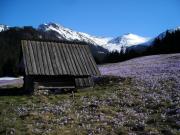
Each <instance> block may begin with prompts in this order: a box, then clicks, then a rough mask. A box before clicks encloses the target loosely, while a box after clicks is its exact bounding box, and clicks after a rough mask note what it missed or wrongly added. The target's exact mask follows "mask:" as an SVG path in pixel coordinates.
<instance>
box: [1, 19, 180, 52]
mask: <svg viewBox="0 0 180 135" xmlns="http://www.w3.org/2000/svg"><path fill="white" fill-rule="evenodd" d="M8 29H10V27H8V26H6V25H0V32H1V31H6V30H8ZM35 29H36V30H37V32H38V33H40V36H41V37H43V38H45V39H53V40H68V41H81V42H86V43H89V44H91V45H90V46H91V48H92V51H94V50H96V51H95V53H98V54H103V53H107V52H108V51H109V52H111V51H116V50H117V51H120V50H121V49H123V51H126V50H128V49H129V50H131V49H134V50H135V51H136V52H142V51H144V50H145V49H146V48H148V46H151V45H152V44H153V42H154V40H155V39H157V38H160V39H161V38H164V37H165V35H166V32H163V33H161V34H159V35H158V36H156V37H154V38H148V37H142V36H138V35H135V34H132V33H127V34H124V35H121V36H118V37H115V38H112V37H97V36H92V35H89V34H87V33H83V32H78V31H75V30H72V29H69V28H66V27H64V26H62V25H59V24H57V23H52V22H50V23H44V24H41V25H39V26H38V28H35ZM176 30H180V27H177V28H174V29H169V30H167V31H168V32H173V31H176ZM42 35H43V36H42Z"/></svg>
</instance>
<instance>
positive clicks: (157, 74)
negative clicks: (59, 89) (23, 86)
mask: <svg viewBox="0 0 180 135" xmlns="http://www.w3.org/2000/svg"><path fill="white" fill-rule="evenodd" d="M179 66H180V54H168V55H154V56H146V57H141V58H136V59H132V60H129V61H126V62H122V63H114V64H106V65H101V66H99V68H100V71H101V73H102V75H105V76H102V77H101V78H96V79H95V82H96V85H95V87H94V88H86V89H80V90H78V91H77V92H76V93H75V97H74V99H73V97H72V95H71V93H66V94H59V95H49V96H44V95H39V96H27V95H23V96H22V95H21V96H0V133H1V134H10V133H11V134H14V133H15V134H25V133H26V134H59V133H61V134H62V135H64V134H65V135H67V134H78V135H81V134H82V135H84V134H88V135H90V134H91V135H94V134H99V135H108V134H115V135H116V134H117V135H120V134H122V135H127V134H135V135H136V134H137V135H139V134H148V135H149V134H153V135H159V134H164V135H178V134H180V121H179V119H180V109H179V107H180V106H179V105H180V100H179V99H180V92H179V90H180V76H179V75H180V67H179ZM109 75H111V76H109ZM112 75H113V76H112ZM6 91H7V90H6ZM16 91H17V89H16Z"/></svg>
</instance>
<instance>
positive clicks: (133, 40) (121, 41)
mask: <svg viewBox="0 0 180 135" xmlns="http://www.w3.org/2000/svg"><path fill="white" fill-rule="evenodd" d="M148 40H149V38H145V37H141V36H138V35H135V34H132V33H128V34H124V35H122V36H119V37H117V38H114V39H112V40H110V41H109V42H108V43H112V44H118V45H123V46H132V45H137V44H141V43H144V42H147V41H148Z"/></svg>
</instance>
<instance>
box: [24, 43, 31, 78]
mask: <svg viewBox="0 0 180 135" xmlns="http://www.w3.org/2000/svg"><path fill="white" fill-rule="evenodd" d="M23 47H24V54H25V55H26V57H25V58H26V62H27V69H28V75H29V74H33V72H32V65H31V58H30V54H29V48H28V44H27V41H24V45H23Z"/></svg>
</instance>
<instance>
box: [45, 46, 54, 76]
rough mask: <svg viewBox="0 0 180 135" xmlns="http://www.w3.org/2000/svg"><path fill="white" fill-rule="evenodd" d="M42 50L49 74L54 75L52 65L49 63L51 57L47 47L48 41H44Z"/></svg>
mask: <svg viewBox="0 0 180 135" xmlns="http://www.w3.org/2000/svg"><path fill="white" fill-rule="evenodd" d="M44 52H45V54H46V59H47V67H48V69H49V74H50V75H54V70H53V67H52V63H51V58H50V54H49V49H48V43H47V42H45V43H44Z"/></svg>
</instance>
